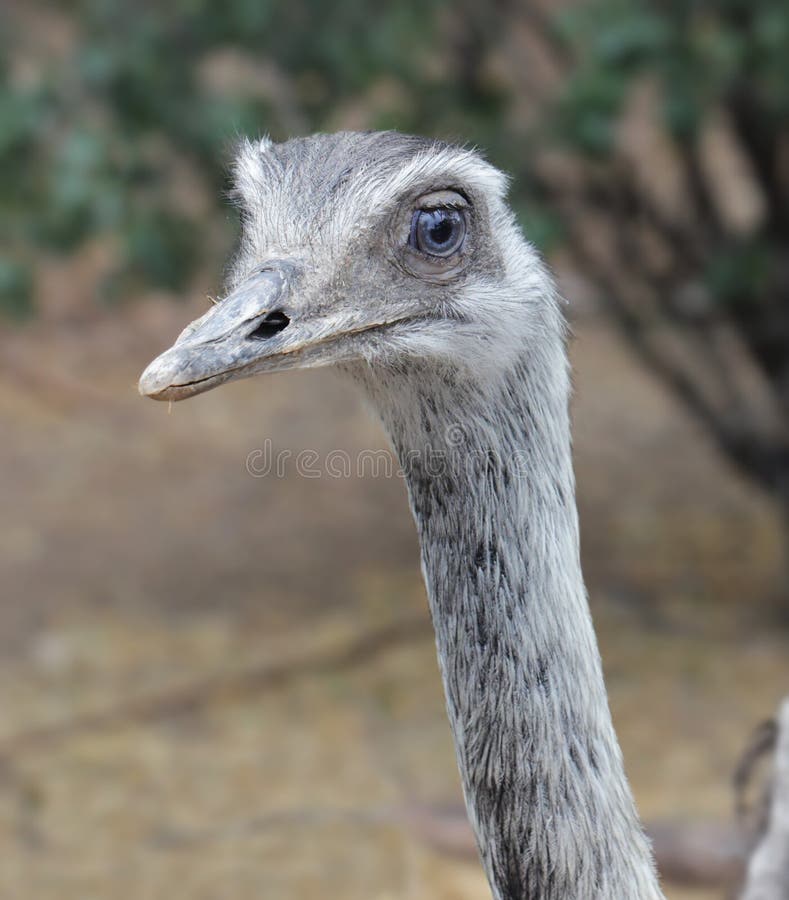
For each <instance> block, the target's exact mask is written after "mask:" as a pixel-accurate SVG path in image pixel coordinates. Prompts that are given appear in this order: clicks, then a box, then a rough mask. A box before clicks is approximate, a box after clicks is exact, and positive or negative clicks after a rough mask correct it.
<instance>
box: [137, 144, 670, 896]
mask: <svg viewBox="0 0 789 900" xmlns="http://www.w3.org/2000/svg"><path fill="white" fill-rule="evenodd" d="M234 178H235V188H234V196H235V199H236V201H237V203H238V205H239V207H240V210H241V218H242V230H243V234H242V238H241V245H240V249H239V252H238V254H237V256H236V258H235V261H234V263H233V265H232V267H231V274H230V276H229V284H228V287H227V294H226V296H225V298H224V299H223V300H222V301H221V302H219V303H218V304H217V305H216V306H214V307H212V308H211V309H210V310H209V311H208V312H207V313H206V314H205V315H204V316H202V317H201V318H199V319H197V320H196V321H195V322H193V323H192V324H191V325H189V326H188V327H187V328H186V330H185V331H184V332H183V333H182V334H181V335H180V337H179V338H178V339H177V340H176V342H175V344H174V345H173V346H172V347H171V348H170V349H169V350H167V351H166V352H164V353H163V354H162V355H161V356H159V357H158V358H157V359H155V360H154V361H153V362H152V363H151V364H150V365H149V366H148V368H147V369H146V370H145V372H144V373H143V375H142V378H141V380H140V391H141V393H143V394H145V395H147V396H149V397H152V398H154V399H157V400H182V399H184V398H186V397H191V396H193V395H195V394H199V393H201V392H202V391H206V390H209V389H211V388H214V387H216V386H217V385H219V384H222V383H223V382H226V381H230V380H232V379H237V378H245V377H247V376H250V375H256V374H260V373H265V372H279V371H282V370H285V369H295V368H307V367H317V366H334V367H336V368H337V369H339V370H340V371H341V372H343V373H344V374H345V375H347V376H348V377H349V378H350V379H351V380H353V381H354V382H356V383H357V384H358V385H359V386H361V388H362V390H363V392H364V393H365V394H366V395H367V398H368V400H369V402H370V405H371V406H372V407H373V409H374V410H375V411H376V412H377V414H378V416H379V417H380V419H381V421H382V423H383V425H384V427H385V429H386V431H387V433H388V435H389V437H390V439H391V441H392V444H393V447H394V449H395V452H396V454H397V455H398V458H399V460H400V464H401V466H402V468H403V470H404V472H405V476H406V482H407V485H408V493H409V499H410V504H411V509H412V512H413V515H414V519H415V521H416V526H417V530H418V534H419V539H420V545H421V555H422V571H423V575H424V579H425V583H426V586H427V592H428V597H429V604H430V611H431V615H432V620H433V624H434V627H435V635H436V645H437V650H438V660H439V665H440V669H441V675H442V678H443V683H444V690H445V695H446V705H447V712H448V715H449V721H450V725H451V728H452V734H453V738H454V743H455V748H456V753H457V762H458V766H459V769H460V774H461V780H462V785H463V790H464V795H465V800H466V806H467V809H468V814H469V819H470V821H471V824H472V827H473V830H474V833H475V836H476V839H477V843H478V846H479V852H480V856H481V859H482V863H483V866H484V868H485V872H486V874H487V877H488V880H489V882H490V886H491V890H492V892H493V895H494V896H495V898H496V900H538V898H539V900H655V898H661V897H662V896H663V895H662V893H661V891H660V888H659V887H658V882H657V877H656V874H655V868H654V864H653V860H652V855H651V850H650V847H649V844H648V842H647V840H646V839H645V837H644V834H643V831H642V828H641V825H640V822H639V818H638V815H637V812H636V809H635V804H634V801H633V797H632V794H631V791H630V788H629V786H628V783H627V779H626V777H625V772H624V767H623V762H622V755H621V752H620V749H619V745H618V742H617V738H616V734H615V732H614V727H613V724H612V721H611V715H610V712H609V708H608V701H607V696H606V691H605V685H604V682H603V674H602V668H601V663H600V655H599V651H598V648H597V642H596V639H595V635H594V630H593V627H592V621H591V616H590V613H589V607H588V603H587V598H586V591H585V588H584V583H583V578H582V574H581V568H580V563H579V536H578V521H577V511H576V505H575V485H574V475H573V468H572V460H571V448H570V423H569V414H568V397H569V389H570V381H569V371H568V362H567V355H566V348H565V337H566V335H565V331H566V328H565V322H564V318H563V314H562V310H561V306H560V303H559V300H558V297H557V293H556V290H555V288H554V284H553V282H552V279H551V277H550V275H549V273H548V272H547V270H546V268H545V266H544V265H543V263H542V262H541V260H540V258H539V256H538V254H537V252H536V251H535V249H534V248H533V247H532V246H531V245H530V244H529V243H528V241H527V240H526V239H524V237H523V236H522V234H521V231H520V229H519V227H518V225H517V224H516V221H515V218H514V216H513V214H512V212H511V211H510V209H509V207H508V205H507V203H506V199H505V194H506V187H507V180H506V178H505V176H504V175H503V174H502V173H501V172H499V171H498V170H497V169H496V168H494V167H493V166H492V165H490V164H489V163H488V162H486V161H485V160H484V159H483V158H482V157H481V156H480V155H479V154H478V153H476V152H473V151H471V150H468V149H465V148H461V147H456V146H452V145H448V144H444V143H441V142H436V141H432V140H427V139H424V138H419V137H411V136H405V135H401V134H397V133H393V132H385V133H363V134H357V133H341V134H335V135H323V134H321V135H314V136H312V137H308V138H303V139H294V140H290V141H287V142H285V143H281V144H276V143H272V142H271V141H269V140H261V141H245V142H243V143H242V145H241V147H240V148H239V151H238V156H237V158H236V161H235V165H234Z"/></svg>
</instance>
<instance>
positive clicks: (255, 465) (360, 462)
mask: <svg viewBox="0 0 789 900" xmlns="http://www.w3.org/2000/svg"><path fill="white" fill-rule="evenodd" d="M443 437H444V440H443V441H440V442H433V443H430V444H427V443H426V444H425V446H424V447H423V448H421V449H418V450H408V451H405V452H404V453H403V454H402V456H401V458H400V459H398V458H397V456H395V454H394V453H392V452H391V451H390V450H384V449H380V448H379V449H369V448H367V449H363V450H358V451H356V452H354V453H351V452H349V451H348V450H340V449H333V450H328V451H325V450H324V451H319V450H316V449H314V448H306V449H301V450H292V449H288V448H279V449H277V448H275V447H274V444H273V441H272V440H271V439H270V438H266V439H265V440H264V441H263V443H262V445H261V446H260V447H256V448H255V449H254V450H251V451H250V452H249V453H248V454H247V458H246V470H247V472H248V473H249V474H250V475H251V476H252V477H253V478H286V477H289V476H291V475H292V474H295V475H297V476H298V477H299V478H359V479H361V478H375V479H378V478H406V477H408V476H409V475H410V476H412V477H419V478H421V479H423V480H424V479H434V478H441V477H444V476H448V477H456V476H458V475H460V474H463V473H465V474H466V475H467V476H468V477H469V478H484V477H496V476H501V477H503V478H519V477H523V475H525V474H526V472H527V470H528V464H529V454H528V451H527V450H526V449H515V450H513V451H510V452H508V453H506V454H502V453H501V452H499V451H497V450H494V449H491V448H485V447H483V446H480V445H478V444H476V443H474V442H471V441H468V440H467V438H466V434H465V432H464V430H463V428H462V427H461V426H460V425H450V426H448V427H447V429H446V430H445V432H444V436H443Z"/></svg>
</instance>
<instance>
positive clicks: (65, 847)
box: [0, 299, 789, 900]
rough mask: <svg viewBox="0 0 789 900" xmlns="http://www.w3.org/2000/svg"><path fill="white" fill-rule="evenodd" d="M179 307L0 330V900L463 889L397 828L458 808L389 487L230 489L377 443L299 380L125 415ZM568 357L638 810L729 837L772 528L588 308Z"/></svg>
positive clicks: (321, 388) (403, 511)
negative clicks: (271, 465) (700, 823)
mask: <svg viewBox="0 0 789 900" xmlns="http://www.w3.org/2000/svg"><path fill="white" fill-rule="evenodd" d="M198 306H199V304H198V305H197V306H192V307H189V306H187V305H182V306H176V305H173V304H167V303H163V302H157V301H156V300H155V299H151V300H150V301H149V302H141V303H140V304H138V305H137V306H134V307H130V308H129V309H126V310H124V311H122V312H121V313H115V314H112V315H111V314H109V313H108V314H106V315H95V314H93V315H91V316H81V315H76V314H75V315H73V316H71V317H68V318H65V319H64V320H63V321H58V322H54V323H53V322H47V321H43V322H40V323H39V324H37V325H34V326H30V327H29V328H27V329H22V330H17V331H13V332H12V331H8V332H6V333H5V334H4V335H3V336H2V344H3V348H2V354H1V355H0V422H2V441H0V479H2V497H3V515H2V520H1V521H0V574H1V577H2V596H1V597H0V897H2V898H4V900H50V898H53V900H54V898H59V900H99V898H101V900H106V898H109V897H112V898H113V900H125V898H129V900H131V898H134V900H160V898H161V900H164V898H172V897H177V898H179V900H181V898H182V900H217V898H233V900H244V898H247V897H248V898H253V897H254V898H261V897H263V898H266V900H269V898H270V900H280V898H282V900H285V898H294V900H295V898H298V900H311V898H319V897H320V898H326V897H342V898H343V900H354V898H359V900H361V898H365V900H370V898H378V900H406V898H407V900H422V898H424V900H427V898H431V900H482V898H487V897H488V896H489V894H488V893H487V889H486V886H485V883H484V879H483V877H482V875H481V872H480V870H479V868H478V866H477V864H476V863H475V862H473V861H463V860H460V859H458V858H455V857H453V856H452V855H448V854H446V853H444V852H442V851H441V849H440V847H439V846H438V844H440V843H441V841H440V840H439V839H436V836H435V835H433V838H432V839H431V836H430V834H426V833H425V829H424V828H421V829H420V828H419V827H417V826H418V823H416V819H417V818H418V812H419V810H421V809H423V808H424V807H429V808H434V809H439V808H442V807H444V806H447V805H449V806H453V805H456V804H457V803H458V799H459V787H458V780H457V776H456V773H455V766H454V759H453V753H452V747H451V743H450V739H449V734H448V727H447V724H446V721H445V717H444V711H443V699H442V696H441V691H440V684H439V679H438V673H437V668H436V663H435V658H434V650H433V646H432V640H431V635H430V630H429V626H428V622H427V614H426V608H425V598H424V592H423V587H422V584H421V581H420V577H419V570H418V564H417V547H416V540H415V537H414V533H413V528H412V524H411V521H410V518H409V515H408V511H407V507H406V502H405V496H404V489H403V485H402V483H401V482H400V480H399V479H397V478H391V479H387V478H378V479H375V478H372V477H363V478H344V477H343V478H333V477H329V476H328V475H326V474H324V475H323V477H319V478H314V479H312V478H304V477H299V476H298V474H297V473H296V472H295V469H294V467H292V466H290V467H286V471H285V473H284V476H283V477H275V476H274V475H270V476H268V477H264V478H256V477H252V476H251V475H250V474H249V472H248V471H247V466H246V460H247V458H248V455H249V454H250V453H251V452H253V451H255V450H257V449H261V448H264V447H266V446H268V445H267V444H266V441H270V442H271V445H270V446H271V447H272V448H273V449H274V450H291V451H293V453H294V454H295V453H297V452H298V451H299V450H302V449H304V448H314V449H315V450H316V451H317V452H318V453H319V454H325V453H328V452H329V451H330V450H332V449H341V450H346V451H348V452H349V453H351V454H353V453H355V452H356V451H358V450H359V449H361V448H367V447H370V448H378V447H384V446H385V439H384V437H383V435H382V434H381V432H380V431H379V429H378V427H377V426H376V425H375V424H374V423H373V422H371V421H370V420H369V419H368V418H367V417H366V415H365V413H364V411H363V409H362V408H361V404H360V402H359V400H358V398H357V397H355V396H354V395H353V393H352V391H351V390H350V389H349V387H348V386H347V385H345V384H344V383H342V382H341V381H340V380H338V379H335V378H333V377H327V375H326V374H325V373H303V374H301V373H297V374H291V375H288V376H282V377H272V378H269V379H268V380H265V381H262V380H259V381H250V382H245V383H240V384H237V385H231V386H227V387H226V388H223V389H222V390H220V391H218V392H215V393H212V394H209V395H206V396H204V397H200V398H196V399H195V400H192V401H190V402H189V403H186V404H182V405H178V406H176V407H175V408H174V409H173V410H172V412H171V413H170V414H169V415H168V410H167V406H166V405H161V404H154V403H151V402H148V401H143V400H141V399H140V398H138V397H137V395H136V393H135V381H136V377H137V375H138V374H139V371H140V370H141V369H142V367H143V366H144V364H145V363H146V362H147V361H148V359H149V358H150V357H151V356H152V355H154V354H155V353H156V352H158V351H159V350H160V349H161V348H162V347H163V346H165V345H166V344H167V343H168V342H169V341H170V339H171V338H172V337H173V336H174V334H175V333H176V332H177V331H178V330H179V328H180V326H181V325H182V324H183V323H185V322H186V321H187V320H188V319H189V318H190V317H191V316H192V315H193V314H195V313H196V312H197V311H202V310H201V309H198ZM572 353H573V358H574V362H575V366H576V383H577V396H576V400H575V433H576V460H577V469H578V478H579V503H580V509H581V516H582V533H583V542H584V546H583V552H584V563H585V568H586V573H587V579H588V583H589V587H590V591H591V595H592V605H593V612H594V615H595V621H596V625H597V629H598V633H599V637H600V641H601V645H602V652H603V657H604V661H605V667H606V675H607V681H608V687H609V691H610V696H611V704H612V708H613V712H614V717H615V721H616V725H617V728H618V731H619V734H620V738H621V741H622V745H623V749H624V753H625V759H626V761H627V768H628V772H629V775H630V778H631V780H632V782H633V786H634V789H635V793H636V795H637V799H638V801H639V805H640V809H641V812H642V814H643V816H644V818H645V819H646V820H648V821H649V820H655V819H662V818H675V819H686V818H687V819H694V818H713V819H719V820H727V819H728V818H729V817H730V816H731V806H732V801H731V791H730V788H729V782H730V776H731V772H732V769H733V767H734V765H735V763H736V761H737V758H738V756H739V754H740V752H741V750H742V748H743V745H744V743H745V741H746V739H747V737H748V735H749V734H750V733H751V731H752V729H753V728H754V726H755V725H757V724H758V723H759V722H760V721H761V720H763V719H764V718H765V717H767V716H769V715H770V714H771V713H772V712H773V710H774V708H775V705H776V703H777V701H778V699H779V697H781V696H782V695H783V694H785V693H786V692H787V686H789V652H788V651H789V624H788V623H787V618H786V617H785V615H784V616H783V617H782V613H781V609H782V605H781V602H780V601H781V597H780V592H779V584H780V572H781V566H780V547H781V545H780V540H779V534H778V529H777V520H776V518H775V514H774V511H773V510H772V508H771V507H770V505H769V503H768V502H767V501H766V500H765V499H764V498H762V497H760V496H758V495H756V494H754V493H753V492H752V491H751V490H750V489H749V488H748V487H747V486H746V485H744V484H742V483H741V482H739V481H738V480H737V479H736V478H735V477H734V475H733V473H732V472H731V471H730V470H729V469H728V467H727V466H726V465H725V464H723V463H722V462H721V461H720V460H719V459H718V458H717V457H716V455H715V454H714V453H713V452H712V451H711V450H710V448H709V446H708V445H707V443H706V442H705V440H704V438H703V436H702V435H701V434H700V433H699V432H698V431H697V429H696V428H695V427H694V426H693V424H692V423H690V422H689V421H688V420H687V419H686V418H685V416H684V415H683V414H682V413H681V412H680V411H679V410H678V409H677V408H676V406H675V405H674V403H673V402H672V401H671V399H670V398H668V397H667V396H666V395H665V394H664V393H663V392H662V390H661V389H660V388H659V387H658V386H657V385H655V384H654V383H653V382H652V381H651V380H650V379H649V378H648V377H646V376H645V375H644V373H643V372H642V371H641V370H640V369H639V368H638V366H637V365H636V364H635V363H634V362H633V360H632V359H631V358H630V357H629V355H628V353H627V352H626V351H625V350H624V349H623V348H622V346H621V345H620V344H619V343H618V341H617V339H616V338H615V337H613V336H612V335H611V334H610V333H609V331H608V330H607V329H606V327H605V326H604V325H602V324H601V323H600V322H598V321H597V320H596V318H595V317H594V316H592V315H588V316H586V317H584V318H582V319H581V320H579V321H578V322H577V323H576V339H575V341H574V344H573V349H572ZM783 608H784V609H785V606H784V607H783ZM403 623H405V624H403ZM370 635H371V636H372V637H369V636H370ZM365 636H367V637H365ZM365 642H367V643H365ZM368 645H369V646H368ZM140 698H143V699H142V700H141V699H140ZM428 831H429V829H428ZM667 892H668V896H669V897H671V898H673V900H702V898H712V897H715V896H719V894H716V893H715V892H709V891H708V892H706V893H705V892H702V891H695V892H694V891H690V890H687V889H682V890H681V889H679V888H677V889H674V888H672V886H671V885H667Z"/></svg>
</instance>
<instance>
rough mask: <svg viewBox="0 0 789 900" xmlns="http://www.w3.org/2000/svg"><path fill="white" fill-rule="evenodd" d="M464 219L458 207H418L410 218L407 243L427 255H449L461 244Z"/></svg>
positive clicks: (464, 228) (464, 226) (464, 229)
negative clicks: (409, 232) (409, 231)
mask: <svg viewBox="0 0 789 900" xmlns="http://www.w3.org/2000/svg"><path fill="white" fill-rule="evenodd" d="M465 236H466V219H465V217H464V215H463V213H462V212H461V211H460V210H459V209H453V208H451V207H440V208H438V209H418V210H417V211H416V212H415V213H414V217H413V219H412V220H411V234H410V236H409V238H408V243H409V244H410V245H411V246H412V247H415V248H416V249H417V250H421V251H422V253H427V254H428V255H429V256H442V257H443V256H451V255H452V254H453V253H456V252H457V251H458V250H459V249H460V248H461V246H462V244H463V239H464V238H465Z"/></svg>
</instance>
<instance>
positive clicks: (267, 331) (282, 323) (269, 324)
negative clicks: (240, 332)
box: [247, 309, 290, 341]
mask: <svg viewBox="0 0 789 900" xmlns="http://www.w3.org/2000/svg"><path fill="white" fill-rule="evenodd" d="M288 325H290V319H289V318H288V317H287V316H286V315H285V313H284V312H282V311H281V310H278V309H275V310H274V311H273V312H270V313H269V314H268V315H267V316H266V317H265V319H263V321H262V322H261V323H260V324H259V325H258V326H257V328H255V330H254V331H250V332H249V334H248V335H247V337H248V338H251V339H252V340H253V341H265V340H266V339H267V338H270V337H274V335H275V334H277V332H280V331H282V329H283V328H287V327H288Z"/></svg>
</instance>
